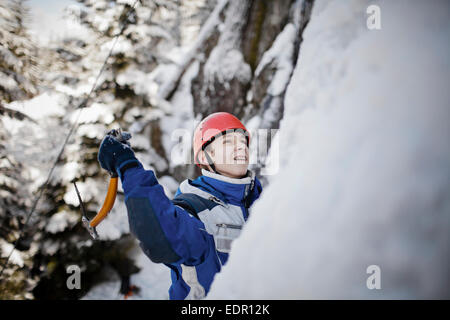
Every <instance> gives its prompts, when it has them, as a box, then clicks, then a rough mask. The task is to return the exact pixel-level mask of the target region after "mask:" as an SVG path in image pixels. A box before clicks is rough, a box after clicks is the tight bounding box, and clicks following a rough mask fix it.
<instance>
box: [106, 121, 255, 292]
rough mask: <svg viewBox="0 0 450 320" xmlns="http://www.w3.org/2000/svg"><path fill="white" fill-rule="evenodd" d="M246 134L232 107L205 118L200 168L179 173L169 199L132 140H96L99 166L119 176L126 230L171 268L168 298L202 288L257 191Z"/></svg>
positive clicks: (198, 149) (199, 139) (198, 148)
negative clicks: (192, 173)
mask: <svg viewBox="0 0 450 320" xmlns="http://www.w3.org/2000/svg"><path fill="white" fill-rule="evenodd" d="M249 139H250V135H249V132H248V131H247V129H246V128H245V126H244V125H243V124H242V123H241V121H239V119H237V118H236V117H235V116H233V115H232V114H230V113H226V112H217V113H213V114H211V115H209V116H207V117H206V118H205V119H203V120H202V121H201V122H200V123H199V125H198V126H197V128H196V129H195V132H194V141H193V148H194V150H193V151H194V161H195V164H196V165H198V166H199V167H200V168H201V172H202V175H201V176H199V177H198V178H197V179H195V180H191V179H186V180H184V181H183V182H182V183H181V184H180V186H179V188H178V190H177V192H176V194H175V196H174V199H173V200H170V199H169V198H168V197H167V196H166V195H165V193H164V190H163V187H162V186H161V185H160V184H159V183H158V181H157V179H156V177H155V174H154V172H153V171H151V170H145V169H144V168H143V166H142V164H141V163H140V162H139V160H138V159H137V158H136V157H135V154H134V152H133V150H132V149H131V148H130V147H129V146H127V145H125V144H123V143H121V142H119V141H118V140H116V139H115V138H114V137H113V136H111V135H107V136H106V137H105V138H104V139H103V141H102V143H101V145H100V149H99V153H98V160H99V162H100V165H101V167H102V168H103V169H106V170H108V171H109V172H117V174H118V175H119V177H120V179H121V181H122V186H123V190H124V193H125V203H126V207H127V211H128V221H129V224H130V231H131V232H132V233H133V234H134V235H135V236H136V238H137V239H138V240H139V242H140V246H141V248H142V250H143V251H144V253H145V254H146V255H147V256H148V257H149V258H150V259H151V260H152V261H153V262H155V263H164V264H165V265H166V266H167V267H169V268H170V269H171V279H172V285H171V287H170V289H169V297H170V299H201V298H204V297H205V296H206V294H207V293H208V291H209V289H210V286H211V283H212V281H213V279H214V276H215V274H216V273H217V272H219V271H220V270H221V268H222V266H223V265H224V264H225V263H226V262H227V259H228V255H229V252H230V246H231V243H232V241H233V240H234V239H235V238H237V237H238V236H239V233H240V231H241V229H242V226H243V225H244V223H245V222H246V221H247V219H248V217H249V208H250V206H251V205H252V204H253V202H254V201H255V200H256V199H257V198H258V197H259V196H260V193H261V192H262V186H261V183H260V182H259V181H258V179H257V178H256V177H255V175H254V173H253V172H252V171H251V170H248V164H249Z"/></svg>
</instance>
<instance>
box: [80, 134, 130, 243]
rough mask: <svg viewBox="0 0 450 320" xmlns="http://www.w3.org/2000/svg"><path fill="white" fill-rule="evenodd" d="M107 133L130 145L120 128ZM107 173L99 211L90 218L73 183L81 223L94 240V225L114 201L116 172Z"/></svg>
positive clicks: (96, 224)
mask: <svg viewBox="0 0 450 320" xmlns="http://www.w3.org/2000/svg"><path fill="white" fill-rule="evenodd" d="M108 135H110V136H112V137H114V139H116V140H118V141H119V142H121V143H124V144H126V145H128V146H129V145H130V143H129V142H128V140H129V139H130V138H131V134H129V133H128V132H122V131H121V130H120V129H113V130H111V131H110V132H108ZM109 174H110V175H111V178H110V179H109V185H108V191H107V193H106V197H105V200H104V201H103V205H102V207H101V209H100V211H98V213H97V214H96V215H95V217H94V218H92V219H89V217H88V216H87V213H86V209H85V207H84V204H83V200H82V199H81V195H80V192H79V191H78V188H77V185H76V183H75V182H74V183H73V184H74V186H75V191H76V193H77V196H78V200H79V201H80V206H81V211H82V213H83V217H82V219H81V221H82V222H83V225H84V226H85V227H86V229H88V231H89V233H90V235H91V236H92V238H94V240H97V239H98V238H99V236H98V233H97V230H96V227H97V226H98V224H99V223H100V222H102V221H103V219H105V218H106V216H107V215H108V213H109V212H110V211H111V209H112V208H113V207H114V202H115V201H116V195H117V186H118V182H119V177H118V175H117V173H116V172H109Z"/></svg>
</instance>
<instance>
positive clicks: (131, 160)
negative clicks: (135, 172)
mask: <svg viewBox="0 0 450 320" xmlns="http://www.w3.org/2000/svg"><path fill="white" fill-rule="evenodd" d="M130 138H131V134H129V133H128V132H123V133H122V132H121V131H120V129H119V130H111V131H110V132H108V133H107V135H106V136H105V138H103V141H102V143H101V144H100V149H99V151H98V162H99V163H100V166H101V167H102V168H103V169H105V170H107V171H108V172H109V173H110V174H111V175H115V174H117V175H119V176H120V178H121V179H122V176H123V172H125V170H126V169H128V168H130V167H136V166H142V165H141V163H140V162H139V160H138V159H136V157H135V155H134V152H133V150H132V149H131V147H130V143H129V142H128V141H127V140H129V139H130Z"/></svg>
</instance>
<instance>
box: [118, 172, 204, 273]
mask: <svg viewBox="0 0 450 320" xmlns="http://www.w3.org/2000/svg"><path fill="white" fill-rule="evenodd" d="M122 186H123V190H124V193H125V204H126V206H127V211H128V221H129V224H130V231H131V233H133V234H134V235H135V236H136V238H137V239H138V240H139V241H140V246H141V248H142V249H143V251H144V253H145V254H146V255H147V256H148V257H149V258H150V259H151V260H152V261H153V262H156V263H175V262H176V263H184V264H187V265H195V264H197V263H199V262H201V261H202V260H203V257H204V255H205V253H206V250H207V248H208V238H207V237H208V234H207V233H206V231H204V230H205V226H204V224H203V223H202V222H201V221H200V220H198V219H196V218H194V217H193V216H192V215H190V214H189V213H188V212H187V211H186V210H184V209H183V208H181V207H179V206H175V205H174V204H173V203H172V201H171V200H170V199H169V198H167V196H166V195H165V193H164V189H163V187H162V186H161V185H160V184H159V183H158V181H157V179H156V177H155V175H154V173H153V171H151V170H145V169H144V168H142V166H139V167H134V168H130V169H128V170H126V171H125V173H124V176H123V180H122Z"/></svg>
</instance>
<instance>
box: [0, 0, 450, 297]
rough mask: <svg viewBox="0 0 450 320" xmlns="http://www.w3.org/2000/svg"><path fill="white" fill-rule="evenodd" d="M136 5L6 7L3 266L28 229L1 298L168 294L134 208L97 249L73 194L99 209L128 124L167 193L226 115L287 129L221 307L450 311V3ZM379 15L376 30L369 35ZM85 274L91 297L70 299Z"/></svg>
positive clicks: (219, 292)
mask: <svg viewBox="0 0 450 320" xmlns="http://www.w3.org/2000/svg"><path fill="white" fill-rule="evenodd" d="M134 3H135V1H132V0H115V1H106V0H96V1H93V0H79V1H70V0H64V1H50V0H44V1H39V0H29V1H20V0H7V1H2V2H1V3H0V25H1V28H0V36H1V37H0V41H1V43H0V45H1V46H0V174H1V175H0V255H1V256H0V263H1V264H3V263H4V262H5V260H6V257H7V255H8V254H9V253H10V252H11V248H12V246H13V243H14V242H15V241H16V240H17V239H18V238H19V235H20V233H21V232H22V231H23V232H24V233H23V236H22V237H21V238H20V241H19V242H18V243H17V250H15V251H14V253H13V255H12V256H11V259H10V262H9V263H8V265H7V267H6V269H5V270H4V273H3V276H2V277H3V278H2V279H0V281H1V282H0V299H80V298H82V299H124V296H125V294H127V293H128V292H130V290H131V291H132V292H133V294H132V295H131V296H130V297H128V299H167V298H168V292H167V290H168V287H169V285H170V272H169V269H168V268H167V267H165V266H163V265H157V264H154V263H152V262H151V261H150V260H149V259H148V258H146V256H145V255H144V254H143V253H142V252H141V251H140V249H139V247H138V246H137V243H136V241H135V240H134V238H133V237H132V236H131V235H130V234H129V229H128V221H127V216H126V208H125V206H124V203H123V195H122V194H121V193H119V195H118V199H117V201H116V204H115V207H114V209H113V211H112V212H111V213H110V215H109V216H108V218H107V219H106V220H104V222H102V223H101V224H100V226H99V228H98V232H99V234H100V237H101V240H100V241H96V242H94V241H93V240H91V239H90V236H89V234H88V233H87V231H86V230H85V229H84V228H83V227H82V225H81V221H80V220H81V213H80V208H79V204H78V199H77V198H76V194H75V190H74V189H73V185H72V182H73V181H77V185H78V187H79V189H80V192H81V195H82V197H83V200H84V201H85V203H86V205H87V209H88V211H89V213H90V214H92V215H93V214H95V212H96V211H97V210H98V208H99V207H100V205H101V203H102V201H103V197H104V195H105V194H106V187H107V181H108V176H107V174H106V173H105V172H103V171H102V170H101V169H100V167H99V166H98V163H97V160H96V157H97V150H98V146H99V143H100V141H101V139H102V138H103V135H104V134H105V133H106V132H107V131H108V130H109V129H112V128H116V127H119V126H120V127H121V128H123V129H125V130H128V131H131V132H132V134H133V138H132V140H131V144H132V146H133V148H134V150H135V151H136V153H137V156H138V158H139V159H140V160H141V161H142V162H143V164H144V166H145V167H146V168H148V169H153V170H155V173H156V175H157V177H158V179H159V181H160V183H161V184H162V185H163V186H164V188H165V191H166V193H167V195H168V196H169V197H171V196H172V195H173V194H174V192H175V190H176V188H177V187H178V184H179V183H180V182H181V181H182V180H184V179H186V178H194V177H196V176H197V175H198V174H199V172H198V169H197V168H195V167H194V166H193V165H189V164H185V162H186V161H185V160H186V157H188V158H189V157H190V156H191V155H190V154H189V155H185V154H184V153H183V150H181V149H180V148H178V144H179V141H180V139H187V140H186V141H188V143H189V142H190V138H191V137H190V136H189V133H191V132H192V131H193V129H194V127H195V125H196V124H197V123H198V121H199V120H200V119H201V118H203V117H204V116H206V115H208V114H209V113H212V112H216V111H227V112H231V113H233V114H235V115H236V116H238V117H239V118H241V119H242V120H243V122H244V123H245V124H247V126H248V127H249V128H250V129H252V130H256V129H279V130H278V131H277V135H276V136H275V138H274V140H273V141H272V143H273V148H272V149H271V150H269V154H265V150H263V154H259V153H261V150H260V149H259V146H258V140H261V139H263V138H264V137H257V138H259V139H253V140H252V146H251V149H252V151H253V154H255V153H258V155H259V158H258V159H259V160H258V161H257V162H255V163H254V164H253V165H252V169H253V170H255V171H256V172H257V173H258V174H259V175H260V176H261V179H262V181H263V184H264V187H265V189H264V192H263V194H262V197H261V199H260V200H258V201H257V202H256V203H255V206H254V207H253V208H252V216H251V218H250V219H249V221H248V224H247V225H246V227H245V229H244V230H243V233H242V236H241V237H240V238H239V239H238V240H236V241H235V242H234V243H233V251H232V253H231V256H230V260H229V262H228V264H227V265H226V266H225V267H224V269H223V271H222V272H221V273H220V274H218V275H217V278H216V280H215V282H214V283H213V286H212V289H211V292H210V294H209V296H208V297H209V298H212V299H310V298H319V299H324V298H331V299H334V298H338V299H346V298H350V299H354V298H364V299H365V298H368V299H380V298H381V299H390V298H394V299H397V298H407V299H408V298H413V299H414V298H425V299H428V298H447V299H448V298H450V292H449V290H450V289H449V288H450V272H449V270H450V258H449V255H450V250H449V249H450V248H449V246H450V245H449V244H450V233H449V230H450V167H449V163H450V144H449V142H448V141H449V138H450V129H449V125H448V121H449V120H450V93H449V90H448V88H447V87H448V83H450V54H449V53H450V48H449V42H448V39H449V38H450V37H449V36H450V5H449V3H448V2H446V1H437V0H436V1H430V2H423V1H395V2H392V1H362V0H353V1H338V0H334V1H332V0H315V1H312V0H276V1H275V0H274V1H271V0H261V1H255V0H218V1H215V0H210V1H207V0H191V1H187V0H157V1H146V0H144V1H140V2H139V3H138V4H137V5H136V7H135V8H133V9H132V8H131V7H132V6H133V4H134ZM372 4H375V5H377V6H378V7H379V8H380V13H381V15H380V21H381V24H380V26H381V29H369V28H368V26H367V21H368V19H369V20H370V17H371V14H372V13H368V12H367V11H366V10H367V8H368V7H369V6H370V5H372ZM128 10H131V14H130V15H129V16H128V18H127V19H125V18H126V15H125V13H126V12H128ZM122 26H123V27H124V29H123V35H122V36H120V37H119V38H118V41H117V44H116V45H115V47H114V51H113V52H112V56H111V58H110V59H109V60H108V65H107V67H106V69H105V71H104V72H103V73H102V76H101V77H100V78H99V79H98V83H97V86H96V89H95V91H94V92H93V94H92V99H90V101H89V103H88V105H87V107H86V108H85V109H83V110H82V112H81V113H80V115H81V117H80V118H79V119H78V120H79V126H78V127H77V130H76V131H75V133H74V134H73V135H72V137H71V139H70V140H69V143H68V145H67V147H66V148H65V151H64V153H63V156H62V158H61V159H60V161H59V162H58V165H57V167H56V169H55V171H54V173H53V175H52V179H51V180H50V184H49V186H48V187H47V188H46V189H45V192H44V194H43V196H42V199H41V201H40V202H39V203H38V206H37V208H36V211H35V212H34V214H33V215H32V217H31V220H30V222H29V223H28V225H27V227H26V228H24V223H25V221H26V217H27V214H28V213H29V212H30V210H31V207H32V205H33V200H34V199H35V198H36V196H37V194H38V192H39V189H40V187H41V186H42V185H43V183H44V182H45V180H46V178H47V175H48V173H49V170H50V169H51V167H52V164H53V162H54V161H55V159H56V157H57V155H58V153H59V151H60V148H61V146H62V144H63V142H64V139H65V137H66V135H67V134H68V132H69V128H70V126H71V125H72V124H73V123H74V122H75V121H77V116H78V114H79V109H78V107H79V106H80V104H81V103H82V102H83V101H84V99H85V98H86V96H87V95H88V94H89V91H90V89H91V88H92V86H93V84H94V83H95V80H96V75H97V74H98V72H99V70H100V68H101V66H102V64H103V61H104V59H105V58H106V57H107V55H108V52H109V50H110V49H111V47H112V45H113V41H114V36H115V35H116V34H117V33H118V32H119V30H120V29H121V28H122ZM177 132H178V133H179V132H181V133H182V134H181V135H177V134H176V133H177ZM186 133H188V134H186ZM270 155H272V157H270ZM266 159H268V161H265V160H266ZM274 159H275V160H274ZM270 161H275V162H276V161H279V163H275V164H273V163H270ZM267 167H271V168H276V170H275V171H273V170H269V171H270V172H271V174H270V175H264V173H265V172H267V171H265V169H267ZM119 188H120V187H119ZM72 264H76V265H78V266H80V268H81V270H82V277H81V280H82V283H81V290H69V289H68V288H67V287H66V279H67V277H68V274H67V272H66V268H67V266H69V265H72ZM370 265H377V266H379V268H380V270H381V289H380V290H369V289H368V288H367V286H366V280H367V278H368V277H369V276H370V274H367V272H366V270H367V267H368V266H370Z"/></svg>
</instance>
